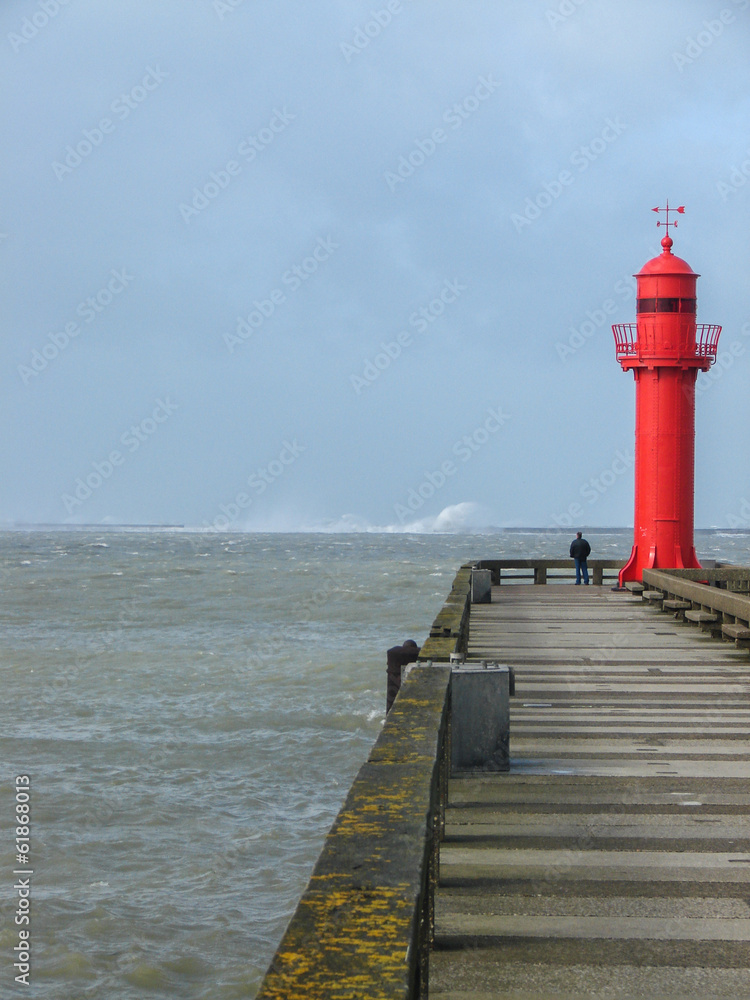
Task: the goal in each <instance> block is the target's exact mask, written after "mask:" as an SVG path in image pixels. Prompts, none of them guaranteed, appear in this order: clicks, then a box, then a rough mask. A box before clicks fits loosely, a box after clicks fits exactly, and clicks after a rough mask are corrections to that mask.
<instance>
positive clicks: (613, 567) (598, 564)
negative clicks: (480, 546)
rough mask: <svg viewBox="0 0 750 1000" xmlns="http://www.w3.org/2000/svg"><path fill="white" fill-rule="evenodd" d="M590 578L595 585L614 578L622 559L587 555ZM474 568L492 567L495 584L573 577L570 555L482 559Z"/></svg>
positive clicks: (621, 564)
mask: <svg viewBox="0 0 750 1000" xmlns="http://www.w3.org/2000/svg"><path fill="white" fill-rule="evenodd" d="M587 565H588V568H589V572H590V573H591V582H592V583H593V585H594V586H595V587H601V586H602V585H603V583H604V578H605V577H607V578H608V579H612V580H613V581H614V579H616V577H617V575H618V573H619V572H620V570H621V569H622V566H623V560H622V559H589V560H587ZM476 568H477V569H489V570H491V571H492V582H493V584H494V585H495V586H498V585H499V584H504V583H525V582H526V581H527V580H533V581H534V583H537V584H545V583H551V582H553V581H554V582H555V583H558V582H561V581H563V580H572V579H573V578H574V577H575V569H574V568H573V560H572V559H481V560H480V561H479V562H478V563H476Z"/></svg>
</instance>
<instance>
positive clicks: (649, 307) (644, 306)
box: [638, 298, 695, 313]
mask: <svg viewBox="0 0 750 1000" xmlns="http://www.w3.org/2000/svg"><path fill="white" fill-rule="evenodd" d="M638 312H639V313H653V312H659V313H677V312H679V313H694V312H695V299H677V298H675V299H638Z"/></svg>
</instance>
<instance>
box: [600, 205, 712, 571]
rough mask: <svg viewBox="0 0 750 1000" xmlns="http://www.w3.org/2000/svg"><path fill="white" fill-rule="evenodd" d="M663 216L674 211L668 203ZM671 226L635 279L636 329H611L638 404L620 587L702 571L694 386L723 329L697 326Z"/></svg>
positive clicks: (686, 268) (687, 273)
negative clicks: (696, 519)
mask: <svg viewBox="0 0 750 1000" xmlns="http://www.w3.org/2000/svg"><path fill="white" fill-rule="evenodd" d="M654 211H662V210H661V209H654ZM666 211H667V213H669V212H670V211H675V210H674V209H670V208H669V202H667V209H666ZM677 211H678V212H683V211H684V207H683V206H680V208H678V209H677ZM659 225H661V223H659ZM670 225H676V223H671V222H670V221H669V214H667V235H666V236H665V237H664V239H663V240H662V241H661V245H662V247H663V248H664V249H663V251H662V253H661V254H659V256H658V257H654V258H653V260H650V261H648V262H647V263H646V264H644V265H643V267H642V268H641V270H640V271H639V272H638V274H636V275H635V276H634V277H635V278H636V279H637V283H638V290H637V305H636V313H637V317H638V321H637V323H635V324H633V323H619V324H617V325H616V326H613V327H612V332H613V333H614V335H615V345H616V349H617V360H618V361H619V362H620V364H621V365H622V367H623V370H624V371H631V370H632V372H633V375H634V376H635V400H636V402H635V522H634V538H633V551H632V552H631V554H630V559H629V560H628V562H627V563H626V565H625V566H624V567H623V568H622V569H621V570H620V586H622V585H623V584H624V582H625V581H626V580H641V579H642V576H643V570H644V569H653V568H665V569H666V568H669V569H681V568H695V569H700V563H699V562H698V558H697V556H696V554H695V546H694V544H693V493H694V453H695V380H696V377H697V374H698V370H699V369H700V370H701V371H708V369H709V368H710V367H711V365H712V364H713V363H714V361H715V360H716V347H717V344H718V340H719V334H720V333H721V327H720V326H714V325H708V324H701V325H700V326H698V325H697V324H696V321H695V302H696V296H695V285H696V280H697V279H698V277H699V275H697V274H696V273H695V272H694V271H693V270H692V268H691V267H690V265H689V264H688V263H687V262H686V261H684V260H682V259H681V258H680V257H675V255H674V254H673V253H672V243H673V241H672V238H671V237H670V235H669V226H670Z"/></svg>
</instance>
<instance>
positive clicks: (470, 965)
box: [258, 559, 750, 1000]
mask: <svg viewBox="0 0 750 1000" xmlns="http://www.w3.org/2000/svg"><path fill="white" fill-rule="evenodd" d="M477 568H479V569H489V570H490V574H491V580H492V582H493V583H494V585H493V586H491V588H490V593H489V595H483V600H482V601H481V602H479V603H474V604H473V603H472V601H471V597H472V585H471V584H472V580H471V578H472V570H473V569H477ZM591 568H592V570H593V572H592V575H593V576H594V578H595V579H597V578H598V579H603V578H604V577H605V576H606V575H609V574H611V573H616V571H617V568H616V564H610V563H609V562H605V561H601V562H600V563H599V564H598V565H595V566H593V567H591ZM514 574H516V577H515V578H516V580H517V579H518V577H519V576H520V577H521V578H522V579H524V580H525V579H529V580H533V581H534V582H533V584H532V583H530V584H526V583H525V582H524V583H518V582H514V583H512V582H511V580H512V579H513V576H514ZM565 574H567V578H569V576H570V563H569V562H567V563H566V562H564V561H562V560H560V561H553V560H538V559H525V560H490V561H483V562H481V563H474V564H468V563H467V564H466V565H464V566H462V567H461V568H460V569H459V570H458V572H457V573H456V577H455V579H454V581H453V586H452V588H451V591H450V593H449V595H448V596H447V599H446V601H445V604H444V605H443V607H442V608H441V609H440V611H439V612H438V614H437V616H436V618H435V621H434V622H433V624H432V627H431V629H430V634H429V636H428V638H427V639H426V640H425V642H424V644H423V646H422V649H421V654H420V662H419V664H418V665H417V666H416V667H415V668H414V669H413V670H411V672H410V673H409V674H408V676H406V678H405V680H404V682H403V684H402V687H401V690H400V692H399V693H398V695H397V696H396V699H395V702H394V704H393V708H392V709H391V712H390V713H389V715H388V718H387V720H386V722H385V725H384V727H383V730H382V732H381V734H380V736H379V738H378V740H377V742H376V743H375V745H374V746H373V748H372V751H371V752H370V755H369V757H368V760H367V762H366V763H365V764H364V765H363V767H362V768H361V770H360V772H359V773H358V775H357V777H356V778H355V780H354V783H353V785H352V788H351V789H350V791H349V794H348V796H347V798H346V801H345V802H344V805H343V806H342V809H341V811H340V813H339V815H338V817H337V819H336V821H335V823H334V825H333V827H332V829H331V831H330V833H329V835H328V837H327V839H326V842H325V844H324V847H323V851H322V852H321V855H320V858H319V860H318V863H317V865H316V867H315V870H314V872H313V874H312V878H311V879H310V883H309V885H308V887H307V889H306V890H305V893H304V894H303V896H302V899H301V900H300V903H299V906H298V907H297V910H296V912H295V914H294V916H293V917H292V919H291V922H290V924H289V927H288V928H287V931H286V934H285V935H284V938H283V940H282V942H281V944H280V945H279V948H278V950H277V952H276V955H275V956H274V959H273V961H272V963H271V966H270V968H269V970H268V973H267V975H266V978H265V980H264V982H263V984H262V986H261V989H260V993H259V994H258V1000H282V998H283V1000H297V998H299V1000H302V998H305V1000H315V998H320V1000H365V998H370V997H372V998H373V1000H375V998H377V1000H424V998H425V997H428V996H429V997H432V998H433V1000H435V998H440V1000H573V998H576V1000H578V998H581V997H597V998H599V997H602V998H604V997H607V998H617V1000H636V998H647V1000H678V998H679V1000H691V998H700V1000H712V998H713V1000H718V998H728V997H732V998H735V1000H740V998H744V997H750V815H748V814H750V743H749V742H748V736H750V658H748V653H747V641H746V640H745V638H744V631H745V630H748V631H750V568H747V567H744V568H742V567H733V568H727V567H716V568H713V569H706V570H697V571H692V570H681V571H676V570H666V571H665V570H658V571H657V570H646V571H644V584H645V587H644V585H643V584H638V585H637V586H636V585H635V584H631V585H630V587H631V588H632V589H631V590H630V591H629V592H628V591H626V592H621V593H613V592H612V591H611V590H610V589H609V588H608V587H602V586H589V587H583V586H581V587H574V586H567V585H564V584H563V583H561V582H558V583H557V584H552V582H551V581H552V580H553V579H557V580H558V581H561V580H564V579H566V576H565ZM695 574H697V575H695ZM701 581H709V583H710V586H709V584H708V583H706V582H701ZM498 584H502V586H500V585H498ZM641 591H642V592H643V596H641ZM647 592H651V593H652V597H651V599H650V600H649V599H644V598H645V596H646V593H647ZM486 596H489V598H490V601H489V602H486ZM688 605H689V607H688ZM727 626H731V627H730V628H727ZM735 633H736V634H735ZM722 639H723V640H724V641H721V640H722ZM482 660H485V661H487V663H488V664H489V663H490V662H492V663H498V664H501V665H507V666H508V667H511V668H512V669H513V671H514V676H515V692H516V693H515V696H514V697H511V698H510V710H509V715H510V741H509V770H507V771H505V772H502V771H500V772H494V773H492V772H485V771H471V772H467V773H460V772H458V771H455V770H454V772H453V773H452V774H451V758H452V746H453V742H454V740H456V739H457V738H458V737H457V733H456V730H457V728H460V727H461V726H465V725H466V713H465V712H462V711H460V710H457V711H455V712H454V708H455V706H454V703H453V699H454V694H457V691H458V689H457V687H456V688H455V690H454V680H455V677H456V673H457V672H458V673H459V674H461V673H462V672H464V671H466V673H467V675H469V674H470V673H471V671H472V665H476V664H477V663H478V662H479V661H482ZM464 664H465V665H464ZM508 679H510V676H509V675H508ZM383 683H384V684H385V670H384V671H383ZM485 700H487V699H485ZM487 701H488V704H487V705H482V713H483V714H485V713H486V711H487V710H489V714H490V715H491V714H492V704H494V702H493V701H492V699H489V700H487ZM502 701H503V709H502V711H503V712H506V711H507V710H508V709H507V705H508V701H507V699H505V698H503V699H502ZM472 711H473V710H470V711H469V713H468V717H469V723H470V724H471V723H472V721H473V720H472ZM490 721H492V720H490ZM494 721H497V720H494ZM501 730H502V732H503V733H505V729H504V725H503V726H502V727H500V728H499V729H498V734H499V733H500V731H501ZM500 739H501V737H500V735H496V736H493V737H492V740H490V744H492V742H493V741H499V740H500ZM502 739H503V741H504V740H505V737H504V736H503V737H502ZM507 746H508V744H507V742H502V745H500V743H498V747H499V748H500V749H501V750H502V751H503V753H505V750H506V747H507ZM489 749H490V751H492V745H490V747H489Z"/></svg>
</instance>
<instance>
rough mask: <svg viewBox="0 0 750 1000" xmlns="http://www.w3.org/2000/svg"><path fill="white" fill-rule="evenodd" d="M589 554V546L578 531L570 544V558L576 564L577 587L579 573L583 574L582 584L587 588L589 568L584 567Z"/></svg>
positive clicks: (579, 578) (579, 577) (579, 580)
mask: <svg viewBox="0 0 750 1000" xmlns="http://www.w3.org/2000/svg"><path fill="white" fill-rule="evenodd" d="M590 552H591V546H590V545H589V543H588V542H587V541H586V539H585V538H583V536H582V535H581V532H580V531H579V532H578V533H577V534H576V537H575V538H574V539H573V541H572V542H571V543H570V557H571V559H574V560H575V564H576V586H579V584H580V582H581V573H583V582H584V583H585V584H586V586H587V587H588V585H589V568H588V566H587V565H586V560H587V559H588V557H589V554H590Z"/></svg>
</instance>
